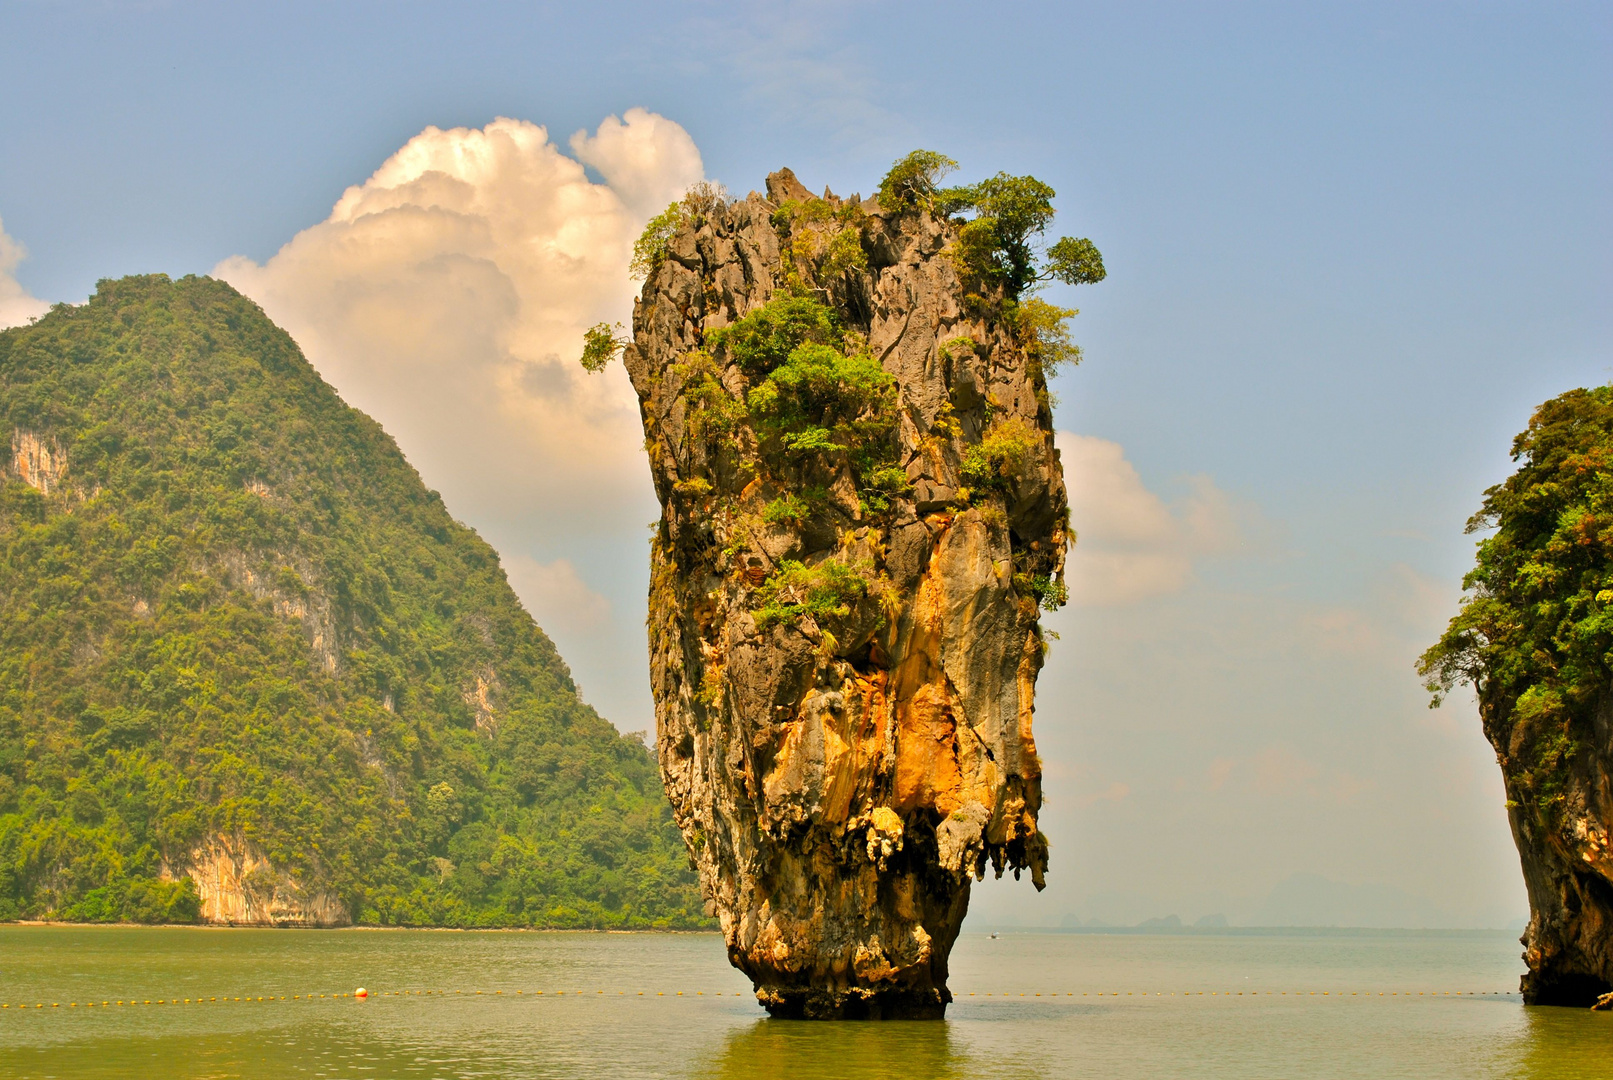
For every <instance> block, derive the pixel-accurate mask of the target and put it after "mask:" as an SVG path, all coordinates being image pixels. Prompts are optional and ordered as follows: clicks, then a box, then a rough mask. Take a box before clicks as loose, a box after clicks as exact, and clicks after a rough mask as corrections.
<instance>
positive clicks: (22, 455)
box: [11, 428, 67, 495]
mask: <svg viewBox="0 0 1613 1080" xmlns="http://www.w3.org/2000/svg"><path fill="white" fill-rule="evenodd" d="M11 471H12V472H13V473H14V474H16V476H17V478H18V479H20V480H21V481H22V482H23V483H25V484H27V485H28V486H29V487H32V488H34V489H36V490H37V491H39V492H41V493H43V494H45V495H49V494H50V493H51V492H53V491H55V490H56V489H57V488H58V487H60V486H61V483H62V478H63V477H64V476H66V475H67V451H66V450H64V449H63V448H62V445H61V444H60V443H59V442H57V441H56V440H55V439H53V438H51V437H50V436H48V435H40V434H38V433H37V432H33V431H24V430H23V429H22V428H17V429H16V430H15V431H13V432H12V433H11Z"/></svg>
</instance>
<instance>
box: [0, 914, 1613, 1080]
mask: <svg viewBox="0 0 1613 1080" xmlns="http://www.w3.org/2000/svg"><path fill="white" fill-rule="evenodd" d="M1518 951H1519V950H1518V945H1517V941H1516V935H1514V934H1510V933H1502V932H1495V933H1489V932H1478V933H1409V932H1408V933H1392V932H1384V933H1361V934H1346V933H1335V934H1327V933H1304V932H1295V933H1284V934H1222V935H1213V936H1212V935H1163V934H1160V935H1153V934H1034V933H1006V934H1003V935H1002V936H1001V937H1000V938H997V939H992V938H990V937H988V936H987V935H985V934H984V933H980V932H975V933H971V934H966V935H965V936H964V937H963V938H962V939H961V940H960V941H959V943H958V947H957V949H956V950H955V952H954V954H953V978H952V987H953V991H954V993H955V994H957V995H958V1001H957V1003H955V1004H954V1005H953V1006H952V1008H951V1010H950V1011H949V1013H948V1017H947V1019H946V1021H944V1022H939V1023H886V1024H853V1023H834V1024H815V1023H806V1022H787V1021H776V1020H769V1019H767V1018H766V1016H765V1014H764V1013H763V1012H762V1011H761V1010H760V1009H759V1008H758V1007H757V1006H756V1003H755V1001H754V999H753V998H752V997H751V996H750V993H749V989H750V988H749V984H748V983H747V982H746V981H745V979H744V978H742V977H741V976H739V975H738V974H737V973H736V972H734V971H733V970H732V969H731V968H730V967H729V966H728V963H727V961H726V959H725V957H724V955H723V949H722V943H721V941H720V940H719V939H718V938H717V937H716V936H715V935H653V934H609V935H605V934H541V933H485V934H483V933H456V932H432V931H363V930H348V931H276V930H201V929H141V928H123V927H107V928H88V927H86V928H66V927H19V926H5V927H0V1003H5V1004H9V1005H10V1006H11V1007H10V1008H8V1009H0V1077H5V1078H10V1077H130V1076H151V1077H158V1076H160V1077H176V1078H196V1080H201V1078H213V1077H219V1078H223V1077H254V1078H256V1077H277V1078H278V1077H289V1078H300V1077H341V1078H360V1077H378V1078H383V1077H505V1076H509V1077H638V1076H643V1077H674V1078H684V1077H687V1078H697V1077H735V1078H738V1077H758V1076H760V1077H801V1078H813V1077H837V1078H841V1077H844V1078H885V1077H889V1078H892V1080H894V1078H898V1077H900V1078H902V1080H928V1078H941V1077H958V1078H963V1077H1043V1076H1057V1077H1092V1078H1095V1080H1096V1078H1103V1080H1115V1078H1125V1077H1138V1078H1144V1077H1146V1078H1158V1077H1196V1078H1197V1077H1238V1078H1260V1077H1274V1078H1275V1077H1282V1078H1290V1077H1329V1078H1333V1077H1373V1078H1383V1077H1418V1078H1433V1077H1462V1078H1475V1077H1543V1078H1579V1077H1586V1078H1589V1077H1596V1078H1604V1077H1608V1076H1613V1014H1606V1013H1590V1012H1588V1011H1579V1010H1563V1009H1526V1008H1524V1007H1523V1005H1522V1004H1521V1003H1520V1001H1519V999H1518V997H1517V995H1516V993H1511V992H1507V993H1502V994H1499V995H1497V994H1490V995H1487V996H1469V995H1468V994H1466V993H1463V994H1461V995H1460V996H1456V992H1458V991H1464V992H1465V991H1480V992H1482V991H1513V990H1514V989H1515V988H1516V986H1517V981H1518V974H1519V961H1518V959H1517V957H1518ZM358 986H364V987H366V988H368V989H369V990H370V991H371V992H372V994H376V995H377V996H374V997H371V998H370V999H369V1000H367V1001H360V1000H355V999H353V998H346V997H344V998H337V997H326V998H320V997H319V996H318V995H320V994H327V995H335V994H338V993H350V992H351V991H352V990H353V989H354V988H355V987H358ZM540 990H541V991H543V994H542V996H539V995H538V994H537V991H540ZM404 991H407V992H408V993H398V994H397V996H394V993H396V992H404ZM414 991H433V992H434V993H431V994H415V993H413V992H414ZM477 991H481V993H480V994H479V995H478V993H477ZM517 991H519V992H520V993H517ZM601 991H603V993H601ZM679 991H682V996H681V997H680V996H678V992H679ZM1268 991H1270V993H1269V994H1268V993H1267V992H1268ZM1284 991H1286V994H1284V993H1283V992H1284ZM1324 991H1325V993H1324ZM641 992H642V994H643V996H640V994H641ZM1229 992H1230V993H1229ZM1380 992H1381V993H1382V996H1381V997H1380V996H1379V995H1380ZM971 993H972V994H973V995H974V996H970V995H971ZM988 993H989V994H990V995H991V996H989V997H987V996H986V995H987V994H988ZM1100 993H1102V995H1103V996H1098V995H1099V994H1100ZM1117 993H1118V995H1119V996H1118V997H1117V996H1114V995H1115V994H1117ZM1397 993H1398V995H1399V996H1395V995H1396V994H1397ZM1419 993H1420V996H1419ZM309 994H312V995H314V997H313V998H312V1000H309V999H308V995H309ZM1038 994H1041V995H1042V996H1041V997H1037V996H1036V995H1038ZM297 995H301V996H302V997H301V998H300V999H299V998H297ZM1022 995H1023V996H1022ZM1053 995H1057V996H1053ZM1070 995H1073V996H1070ZM1434 995H1437V996H1434ZM1447 995H1451V996H1447ZM249 996H250V997H251V998H253V999H254V1000H252V1001H251V1002H250V1003H249V1002H247V1001H245V1000H243V1001H240V1002H236V1001H235V1000H234V999H235V998H238V997H239V998H243V999H245V998H247V997H249ZM282 996H284V998H285V999H286V1000H280V998H281V997H282ZM259 997H262V998H272V999H273V1000H265V1001H262V1002H259V1001H257V1000H255V999H257V998H259ZM186 998H190V999H191V1000H192V1002H193V1003H192V1004H184V1003H183V1002H184V999H186ZM198 998H205V999H209V1000H208V1001H206V1002H205V1003H194V1002H196V999H198ZM212 998H218V999H219V1000H218V1001H212V1000H210V999H212ZM226 998H228V999H230V1000H228V1001H226V1000H224V999H226ZM119 999H123V1000H125V1001H129V1000H131V999H133V1000H136V1001H140V1002H144V1001H146V1000H148V999H149V1000H151V1001H152V1002H153V1003H154V1004H151V1005H144V1004H140V1005H134V1006H128V1005H125V1006H122V1007H119V1006H117V1005H116V1004H114V1005H112V1006H109V1007H104V1008H103V1007H101V1006H99V1005H96V1006H94V1007H87V1006H86V1005H85V1003H86V1002H89V1001H95V1002H100V1001H113V1002H116V1001H117V1000H119ZM175 999H178V1001H179V1002H180V1004H167V1002H173V1001H174V1000H175ZM158 1000H162V1001H163V1002H165V1004H162V1005H158V1004H155V1002H156V1001H158ZM41 1002H43V1003H44V1004H45V1008H44V1009H38V1008H34V1007H33V1006H35V1005H37V1004H39V1003H41ZM75 1002H76V1003H77V1004H76V1005H75V1004H73V1003H75ZM53 1003H58V1004H59V1007H52V1005H53ZM22 1005H27V1006H28V1008H26V1009H24V1008H20V1007H19V1006H22Z"/></svg>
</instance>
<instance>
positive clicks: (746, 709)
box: [624, 170, 1068, 1017]
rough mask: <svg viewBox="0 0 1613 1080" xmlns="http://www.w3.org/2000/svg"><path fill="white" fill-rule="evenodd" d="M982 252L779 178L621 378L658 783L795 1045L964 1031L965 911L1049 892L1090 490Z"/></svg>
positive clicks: (696, 244)
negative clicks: (638, 517)
mask: <svg viewBox="0 0 1613 1080" xmlns="http://www.w3.org/2000/svg"><path fill="white" fill-rule="evenodd" d="M957 235H958V230H957V226H956V225H955V224H954V223H952V222H949V221H948V220H946V219H944V218H940V217H937V216H934V215H932V214H931V213H929V212H926V211H925V210H922V209H916V208H915V209H908V210H904V211H902V212H900V213H884V212H882V211H881V210H880V208H879V206H878V205H877V204H876V203H875V202H873V201H872V200H870V201H868V202H866V203H859V202H857V201H856V200H842V199H839V198H837V197H835V196H834V195H833V194H831V193H829V192H827V191H826V192H825V193H824V195H823V196H822V197H821V198H819V197H816V196H814V195H813V194H812V193H811V192H810V191H808V190H807V189H806V188H805V187H803V186H802V185H801V184H800V183H799V182H798V181H797V180H796V178H795V177H794V176H793V175H792V174H791V173H790V172H789V171H788V170H785V171H782V172H779V173H775V174H773V175H772V176H770V177H769V178H768V183H767V194H766V195H765V196H763V195H759V194H756V193H752V194H751V195H750V196H749V197H748V198H746V199H744V200H741V201H737V202H733V203H724V202H722V201H713V202H711V203H710V204H709V205H707V206H705V207H703V208H700V210H699V212H698V213H695V214H694V215H693V216H692V218H691V219H689V220H686V221H685V223H684V225H683V227H682V228H681V230H679V231H677V232H676V234H675V235H673V236H672V237H671V238H670V240H669V241H668V243H667V245H666V249H665V256H664V258H663V259H661V260H660V261H659V264H658V265H656V266H654V267H653V269H652V271H651V272H650V274H649V276H648V279H647V281H646V283H645V287H644V291H643V295H642V298H641V300H640V301H639V303H638V304H637V306H636V308H635V311H634V317H633V341H632V344H630V345H629V346H628V347H627V348H626V350H625V354H624V360H625V362H626V365H627V368H628V371H629V373H630V375H631V377H632V380H633V385H634V387H635V388H636V390H637V392H638V395H639V399H640V403H641V411H642V416H643V421H644V430H645V434H646V437H647V438H646V446H647V448H648V451H649V457H650V463H651V469H652V472H653V475H654V480H655V487H656V492H657V495H658V497H659V499H660V502H661V506H662V517H661V521H660V525H659V528H658V530H657V533H656V536H655V538H654V541H653V544H652V555H651V574H652V581H651V586H650V605H649V607H650V616H649V640H650V663H651V679H652V687H653V690H654V694H655V701H656V724H657V733H658V737H657V748H658V753H659V757H660V765H661V772H662V777H663V779H664V781H665V784H666V789H667V792H668V794H669V795H670V797H671V800H672V804H673V808H674V814H675V817H676V819H677V822H678V825H679V827H680V828H681V829H682V832H683V836H684V839H685V841H686V843H687V845H688V848H689V851H690V853H691V855H692V857H693V860H694V862H695V864H696V866H697V867H698V870H699V874H700V881H701V887H702V889H703V891H704V894H705V896H706V899H707V906H708V911H710V912H714V913H715V914H716V915H717V916H718V917H719V918H720V920H721V925H722V930H723V934H724V937H725V939H726V942H727V946H728V952H729V956H730V958H731V959H732V961H733V962H734V964H735V965H736V966H738V967H739V968H740V969H742V970H743V971H744V972H745V973H746V974H747V975H749V976H750V978H751V979H752V980H753V982H754V983H755V985H756V991H757V996H758V998H759V1000H760V1001H761V1002H762V1003H763V1004H764V1005H765V1006H766V1007H767V1008H768V1009H769V1011H771V1012H773V1013H774V1014H776V1015H787V1016H808V1017H836V1016H848V1017H849V1016H872V1017H881V1016H884V1017H892V1016H938V1015H940V1014H941V1013H942V1011H943V1010H944V1009H945V1006H946V1003H947V1002H948V1001H949V1000H950V998H951V995H950V993H949V992H948V990H947V986H946V980H947V957H948V954H949V952H950V950H951V948H952V944H953V941H954V939H955V938H956V936H957V933H958V928H959V925H960V923H961V922H962V919H963V916H964V913H965V911H966V909H967V906H968V900H969V886H970V882H971V880H972V879H974V878H979V877H981V876H983V874H984V873H985V870H986V868H987V867H988V866H990V867H992V868H994V869H995V871H996V872H997V873H998V874H1001V873H1002V872H1003V871H1004V870H1005V869H1007V870H1011V871H1012V872H1013V873H1014V875H1015V876H1016V877H1018V876H1019V874H1020V872H1021V871H1029V873H1030V875H1031V877H1032V879H1033V880H1034V882H1035V883H1036V886H1037V887H1038V888H1040V887H1041V886H1042V879H1043V871H1044V869H1045V867H1046V863H1047V842H1046V840H1045V838H1044V837H1043V836H1042V834H1041V833H1040V832H1039V831H1038V829H1037V824H1036V815H1037V812H1038V809H1039V808H1040V805H1041V766H1040V763H1039V761H1038V759H1037V755H1036V746H1035V742H1034V740H1033V738H1032V734H1031V718H1032V711H1033V693H1034V689H1035V683H1036V676H1037V672H1038V670H1039V669H1040V667H1041V665H1042V656H1043V640H1042V635H1041V632H1040V630H1039V627H1038V615H1039V610H1040V607H1039V603H1038V601H1039V599H1047V598H1048V597H1049V596H1050V595H1055V594H1057V593H1059V592H1061V590H1062V572H1063V564H1064V555H1065V546H1066V537H1067V535H1068V529H1067V509H1066V502H1065V491H1064V483H1063V478H1062V473H1061V470H1060V467H1059V462H1058V455H1057V452H1056V451H1055V450H1054V448H1053V438H1052V430H1051V414H1050V411H1049V407H1048V401H1047V393H1046V386H1045V382H1044V381H1043V379H1042V378H1041V375H1040V373H1039V371H1038V370H1037V368H1036V366H1035V364H1034V363H1033V362H1032V360H1031V359H1030V358H1029V357H1028V356H1027V354H1026V351H1025V350H1024V349H1023V348H1022V347H1021V344H1020V343H1019V342H1018V341H1017V340H1016V337H1015V334H1014V333H1013V332H1012V330H1011V329H1010V327H1009V326H1008V325H1007V323H1006V322H1005V320H1004V307H1003V304H1002V299H1003V298H1002V296H1001V295H1000V293H999V294H996V295H975V296H967V295H966V294H965V288H964V282H963V281H961V280H960V277H959V270H958V265H957V263H956V261H955V259H954V257H953V251H954V244H955V241H956V240H957ZM791 302H793V306H792V303H791ZM825 312H827V313H828V315H827V317H825V315H824V313H825ZM808 346H810V347H808ZM814 350H816V351H814ZM786 356H788V359H786Z"/></svg>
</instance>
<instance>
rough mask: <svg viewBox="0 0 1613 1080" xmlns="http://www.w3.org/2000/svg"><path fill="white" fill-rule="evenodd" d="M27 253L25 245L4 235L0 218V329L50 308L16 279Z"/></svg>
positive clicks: (38, 314)
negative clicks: (31, 294)
mask: <svg viewBox="0 0 1613 1080" xmlns="http://www.w3.org/2000/svg"><path fill="white" fill-rule="evenodd" d="M27 257H28V249H27V248H25V247H23V246H22V245H21V244H19V243H18V242H17V241H15V240H13V239H12V238H11V237H9V236H7V235H6V228H5V223H4V222H0V329H4V328H5V327H8V326H21V325H22V324H23V323H25V322H27V321H28V320H29V319H36V318H38V317H39V316H41V315H43V314H44V313H45V312H47V311H49V310H50V305H49V304H47V303H45V301H43V300H39V299H36V298H35V297H33V296H30V295H29V294H28V290H27V289H24V288H23V287H22V285H21V284H20V283H19V282H18V281H17V278H16V273H17V267H18V266H19V265H20V264H21V263H22V261H23V260H24V259H26V258H27Z"/></svg>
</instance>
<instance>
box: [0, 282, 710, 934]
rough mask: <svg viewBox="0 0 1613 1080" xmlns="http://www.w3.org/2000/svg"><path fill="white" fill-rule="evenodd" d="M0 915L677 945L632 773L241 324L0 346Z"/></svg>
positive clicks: (73, 321) (658, 797)
mask: <svg viewBox="0 0 1613 1080" xmlns="http://www.w3.org/2000/svg"><path fill="white" fill-rule="evenodd" d="M0 415H3V420H4V425H5V429H6V431H5V433H6V434H7V435H9V436H10V440H11V454H10V455H9V457H6V458H5V460H4V465H5V468H4V473H3V476H0V919H18V918H28V919H36V918H42V919H61V920H77V921H141V922H193V921H213V922H237V923H279V924H288V923H289V924H305V925H306V924H315V925H334V924H343V923H348V922H357V923H367V924H387V925H436V926H462V927H470V926H542V927H620V928H633V927H641V928H651V927H662V928H690V927H697V926H705V925H709V924H708V921H707V920H706V919H705V917H704V916H703V915H702V912H701V901H700V897H699V892H698V888H697V886H696V883H695V879H694V875H693V874H692V872H691V871H690V869H689V866H688V861H687V855H686V853H685V850H684V846H683V843H682V841H681V840H680V838H679V836H678V832H677V830H676V828H674V827H673V825H672V822H671V817H670V813H669V810H668V807H667V803H666V799H665V797H664V796H663V794H662V791H661V786H660V782H659V778H658V776H657V772H656V765H655V761H654V759H653V758H652V756H651V754H650V752H649V751H648V750H647V749H646V747H645V746H644V745H643V744H642V742H641V741H640V740H639V739H638V738H637V737H628V736H623V735H621V734H619V733H618V732H617V731H616V729H615V728H613V727H612V726H611V725H610V724H609V723H608V722H607V721H606V720H604V719H603V718H601V717H600V716H599V715H598V714H597V713H596V712H595V711H594V710H593V709H592V708H590V707H589V706H588V705H586V704H585V703H583V702H582V701H581V700H580V699H579V697H578V694H577V690H576V687H575V685H574V683H573V682H572V679H571V676H570V673H569V671H568V669H567V667H566V665H565V663H564V661H563V660H562V659H561V657H560V656H559V654H558V653H557V652H556V650H555V647H554V645H553V643H552V642H551V641H550V640H549V639H548V637H546V636H545V635H544V633H543V631H542V630H540V629H539V628H538V626H537V625H536V624H535V623H534V622H533V620H532V618H531V617H530V616H529V615H528V614H527V613H526V611H525V610H524V609H523V608H522V607H521V605H520V603H519V601H518V600H517V599H516V597H515V594H514V593H513V592H512V591H511V589H510V587H509V584H508V583H507V581H506V580H505V576H504V573H503V571H502V569H501V568H500V565H499V561H498V557H497V555H496V554H495V553H494V551H493V550H492V549H491V548H490V547H489V546H488V545H487V544H486V543H484V542H483V541H482V540H481V539H480V538H479V537H478V536H477V535H476V534H475V533H474V532H472V531H471V530H470V529H468V528H466V527H465V526H463V525H461V524H459V523H458V522H456V521H454V519H453V518H452V517H451V516H450V515H449V513H448V511H447V510H446V509H445V508H444V506H443V503H442V501H441V499H440V498H439V497H438V496H437V494H436V493H435V492H432V491H429V490H427V489H426V487H425V485H424V484H423V483H422V482H421V479H420V477H419V476H418V474H416V472H415V471H414V469H413V468H411V467H410V465H409V464H408V462H407V461H406V460H405V459H404V457H403V455H402V454H401V453H400V452H399V450H398V448H397V446H396V445H395V444H394V443H393V441H392V439H391V438H390V437H389V436H387V434H386V433H385V432H384V431H382V430H381V428H380V426H379V425H378V424H376V423H375V422H374V421H373V420H371V419H370V418H369V417H367V416H365V415H364V414H362V413H360V412H358V411H357V410H355V409H352V408H349V407H348V406H347V405H345V404H344V403H343V402H342V401H341V400H340V398H338V396H337V395H336V393H335V391H334V390H332V388H331V387H330V386H328V385H327V384H326V383H324V382H323V381H322V380H321V379H320V377H319V376H318V374H317V373H316V372H315V371H314V369H313V368H312V367H311V366H310V365H309V364H308V362H307V361H306V360H305V359H304V358H303V356H302V354H301V353H300V352H299V350H298V349H297V346H296V344H295V343H294V342H293V341H292V339H291V338H290V337H289V336H288V335H287V334H286V333H284V332H283V331H281V330H280V329H278V328H277V327H275V326H274V325H273V324H272V323H271V322H270V321H269V320H268V319H267V318H266V317H265V316H264V314H263V312H262V311H261V310H260V309H259V308H258V307H257V306H256V305H255V304H253V303H252V302H251V301H249V300H247V299H246V298H244V297H242V296H240V295H239V294H238V293H236V292H235V291H234V290H233V289H231V288H230V287H229V286H228V285H225V284H223V283H222V282H219V281H214V280H211V279H208V278H198V277H188V278H184V279H182V280H179V281H171V280H169V279H168V278H167V277H165V276H161V275H154V276H148V277H131V278H124V279H122V280H119V281H104V282H102V283H101V284H100V286H99V288H98V290H97V292H96V294H95V295H94V297H92V298H91V299H90V301H89V302H88V303H86V304H84V305H80V306H68V305H58V306H57V307H56V308H54V309H53V310H52V311H51V312H50V313H49V314H47V315H45V316H44V317H43V318H41V319H40V320H39V321H38V322H36V323H34V324H32V325H30V326H25V327H18V328H14V329H11V330H7V331H5V332H3V333H0Z"/></svg>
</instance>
